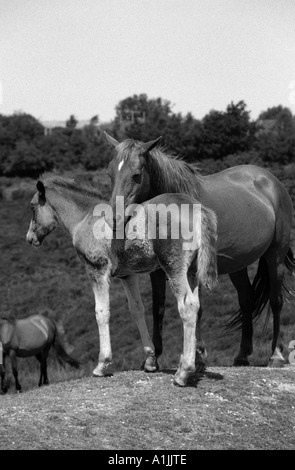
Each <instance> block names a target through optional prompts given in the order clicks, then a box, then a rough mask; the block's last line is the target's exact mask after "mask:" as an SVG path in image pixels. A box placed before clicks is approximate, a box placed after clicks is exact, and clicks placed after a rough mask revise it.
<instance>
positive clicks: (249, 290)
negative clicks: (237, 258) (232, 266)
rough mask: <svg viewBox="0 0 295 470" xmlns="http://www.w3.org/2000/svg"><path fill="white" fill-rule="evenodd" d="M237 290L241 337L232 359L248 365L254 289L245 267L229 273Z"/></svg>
mask: <svg viewBox="0 0 295 470" xmlns="http://www.w3.org/2000/svg"><path fill="white" fill-rule="evenodd" d="M229 277H230V279H231V281H232V283H233V285H234V286H235V288H236V290H237V292H238V298H239V305H240V309H241V312H242V338H241V344H240V350H239V352H238V354H237V356H236V357H235V359H234V365H235V366H248V365H249V361H248V356H249V355H250V354H252V351H253V342H252V338H253V325H252V313H253V309H254V291H253V287H252V285H251V282H250V279H249V276H248V271H247V268H245V269H242V270H241V271H237V272H235V273H231V274H230V275H229Z"/></svg>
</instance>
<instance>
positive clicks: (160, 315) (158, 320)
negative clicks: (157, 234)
mask: <svg viewBox="0 0 295 470" xmlns="http://www.w3.org/2000/svg"><path fill="white" fill-rule="evenodd" d="M150 279H151V283H152V293H153V343H154V346H155V354H156V361H157V358H158V357H159V356H160V355H161V354H162V351H163V342H162V328H163V319H164V314H165V294H166V273H165V272H164V271H163V270H162V269H157V270H156V271H153V272H151V273H150Z"/></svg>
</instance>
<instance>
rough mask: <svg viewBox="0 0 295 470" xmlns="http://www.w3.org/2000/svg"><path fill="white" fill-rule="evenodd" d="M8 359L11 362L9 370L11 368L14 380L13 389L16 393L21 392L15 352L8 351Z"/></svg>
mask: <svg viewBox="0 0 295 470" xmlns="http://www.w3.org/2000/svg"><path fill="white" fill-rule="evenodd" d="M9 357H10V360H11V368H12V373H13V376H14V380H15V389H16V391H17V392H21V390H22V388H21V385H20V383H19V381H18V372H17V357H16V352H15V351H14V350H13V349H11V350H10V352H9Z"/></svg>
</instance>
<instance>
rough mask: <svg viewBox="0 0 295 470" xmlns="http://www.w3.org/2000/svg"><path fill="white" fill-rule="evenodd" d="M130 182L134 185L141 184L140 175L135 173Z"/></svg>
mask: <svg viewBox="0 0 295 470" xmlns="http://www.w3.org/2000/svg"><path fill="white" fill-rule="evenodd" d="M132 180H133V181H134V183H136V184H140V183H141V174H140V173H136V174H135V175H133V176H132Z"/></svg>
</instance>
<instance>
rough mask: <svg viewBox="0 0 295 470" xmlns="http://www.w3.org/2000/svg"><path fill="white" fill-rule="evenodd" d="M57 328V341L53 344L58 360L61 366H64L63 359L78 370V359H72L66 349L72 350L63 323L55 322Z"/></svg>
mask: <svg viewBox="0 0 295 470" xmlns="http://www.w3.org/2000/svg"><path fill="white" fill-rule="evenodd" d="M54 324H55V327H56V333H55V339H54V343H53V347H54V349H55V352H56V355H57V359H58V361H59V363H60V364H61V365H64V364H63V362H62V361H61V359H62V360H63V361H65V362H67V363H68V364H70V365H71V366H72V367H75V368H76V369H79V367H80V364H79V362H78V361H76V359H74V358H72V357H71V356H69V354H68V353H67V352H66V350H65V348H67V349H68V350H69V349H72V348H71V347H70V346H69V344H68V341H67V339H66V335H65V331H64V327H63V325H62V323H61V321H56V320H55V321H54Z"/></svg>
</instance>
